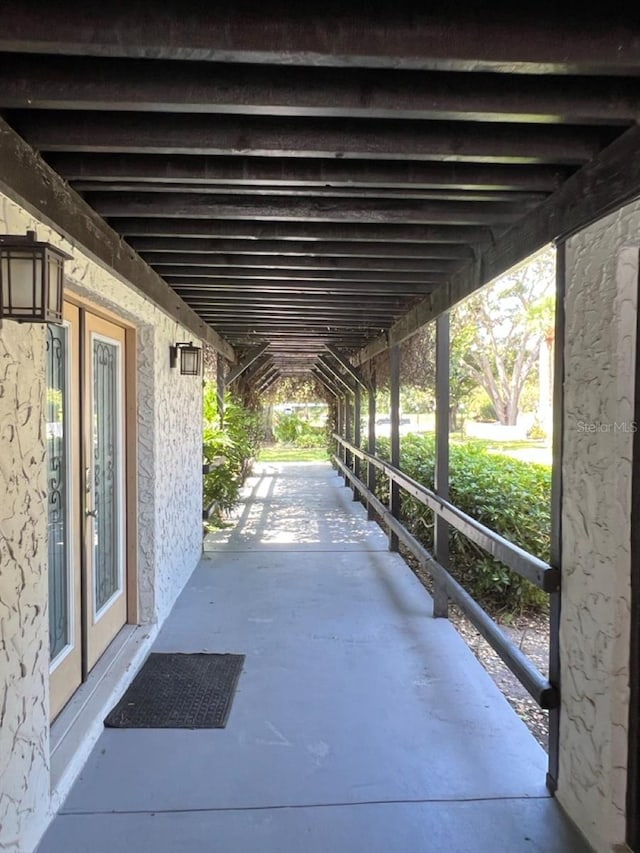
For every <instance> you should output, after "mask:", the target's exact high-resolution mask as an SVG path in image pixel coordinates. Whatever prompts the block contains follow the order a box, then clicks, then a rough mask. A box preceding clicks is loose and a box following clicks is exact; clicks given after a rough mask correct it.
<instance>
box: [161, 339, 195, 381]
mask: <svg viewBox="0 0 640 853" xmlns="http://www.w3.org/2000/svg"><path fill="white" fill-rule="evenodd" d="M178 353H180V373H181V374H182V375H183V376H200V366H201V363H202V350H201V349H200V347H194V345H193V341H189V343H186V342H178V343H176V344H175V345H174V346H172V347H169V367H177V366H178Z"/></svg>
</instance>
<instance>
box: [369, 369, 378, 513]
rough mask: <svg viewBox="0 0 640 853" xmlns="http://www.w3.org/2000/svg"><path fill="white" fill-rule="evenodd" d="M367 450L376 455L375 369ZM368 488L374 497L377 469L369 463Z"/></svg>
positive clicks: (371, 384) (371, 511) (370, 392)
mask: <svg viewBox="0 0 640 853" xmlns="http://www.w3.org/2000/svg"><path fill="white" fill-rule="evenodd" d="M367 444H368V447H367V450H368V451H369V453H370V454H371V455H372V456H375V455H376V373H375V368H373V367H372V368H371V374H370V378H369V435H368V442H367ZM367 486H368V488H369V491H370V492H372V493H373V494H374V495H375V493H376V467H375V465H372V464H371V463H369V464H368V465H367ZM367 518H368V519H369V521H373V519H374V518H375V511H374V509H373V507H372V506H371V504H369V506H368V507H367Z"/></svg>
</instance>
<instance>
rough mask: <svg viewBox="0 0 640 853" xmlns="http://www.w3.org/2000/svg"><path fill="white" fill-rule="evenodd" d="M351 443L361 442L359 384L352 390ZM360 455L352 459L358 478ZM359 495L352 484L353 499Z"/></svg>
mask: <svg viewBox="0 0 640 853" xmlns="http://www.w3.org/2000/svg"><path fill="white" fill-rule="evenodd" d="M353 443H354V445H355V446H356V447H358V448H359V447H360V446H361V444H362V392H361V390H360V385H356V389H355V392H354V401H353ZM360 468H361V465H360V457H359V456H356V457H355V458H354V460H353V472H354V474H355V475H356V477H358V479H359V478H360ZM359 497H360V492H359V491H358V489H357V488H356V487H355V486H354V488H353V499H354V501H357V500H358V499H359Z"/></svg>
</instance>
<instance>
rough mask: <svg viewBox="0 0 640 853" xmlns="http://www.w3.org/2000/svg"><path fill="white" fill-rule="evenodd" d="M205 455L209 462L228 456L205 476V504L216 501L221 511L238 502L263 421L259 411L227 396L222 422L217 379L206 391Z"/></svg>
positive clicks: (255, 452)
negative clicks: (251, 409)
mask: <svg viewBox="0 0 640 853" xmlns="http://www.w3.org/2000/svg"><path fill="white" fill-rule="evenodd" d="M203 409H204V411H203V414H204V432H203V455H204V460H205V462H211V461H212V460H215V459H217V458H219V457H224V463H223V464H222V465H220V466H218V467H216V468H214V469H213V470H212V471H211V473H209V474H206V475H205V476H204V484H203V490H204V491H203V501H204V505H205V506H210V505H211V504H212V503H214V502H215V504H216V511H217V514H218V515H220V514H221V513H223V512H228V511H229V510H231V509H233V507H234V506H235V505H236V504H237V502H238V497H239V495H240V489H241V487H242V484H243V483H244V481H245V480H246V478H247V477H248V476H249V474H250V473H251V465H252V463H253V460H254V458H255V456H256V454H257V452H258V449H259V447H260V432H261V423H260V418H259V416H258V414H257V413H255V412H252V411H250V410H248V409H246V408H245V407H244V406H242V404H241V403H239V402H238V401H237V400H236V399H234V397H232V396H231V395H230V394H227V395H226V396H225V401H224V421H223V424H222V426H220V416H219V413H218V397H217V393H216V387H215V385H214V384H213V383H209V384H207V385H206V386H205V391H204V407H203Z"/></svg>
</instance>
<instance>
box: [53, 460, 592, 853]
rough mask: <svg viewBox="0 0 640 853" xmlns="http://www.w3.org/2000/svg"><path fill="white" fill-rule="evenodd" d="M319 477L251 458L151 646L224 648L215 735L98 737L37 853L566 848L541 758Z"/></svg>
mask: <svg viewBox="0 0 640 853" xmlns="http://www.w3.org/2000/svg"><path fill="white" fill-rule="evenodd" d="M350 496H351V492H350V491H349V490H347V489H345V488H344V486H343V484H342V480H341V479H340V478H339V477H338V476H337V475H336V474H335V472H334V471H333V470H332V469H331V468H330V467H329V466H328V465H327V464H318V463H309V464H292V463H282V464H263V465H260V466H258V467H257V472H256V476H255V477H253V478H252V480H251V482H250V490H249V496H248V499H247V501H246V502H245V504H244V505H243V506H242V507H241V508H240V511H239V512H238V523H237V525H236V526H235V527H234V528H230V529H229V530H224V531H218V532H217V533H215V534H212V535H209V536H207V538H206V540H205V552H204V556H203V559H202V561H201V563H200V564H199V566H198V568H197V569H196V571H195V572H194V574H193V576H192V578H191V579H190V581H189V583H188V585H187V587H186V588H185V590H184V591H183V593H182V595H181V596H180V598H179V600H178V602H177V603H176V605H175V607H174V609H173V611H172V613H171V614H170V616H169V618H168V619H167V621H166V623H165V625H164V626H163V628H162V630H161V632H160V634H159V636H158V639H157V640H156V643H155V646H154V650H155V651H161V652H168V651H182V652H193V651H215V652H238V653H244V654H245V655H246V662H245V667H244V671H243V673H242V675H241V677H240V682H239V686H238V690H237V693H236V696H235V700H234V703H233V707H232V709H231V714H230V717H229V721H228V724H227V727H226V728H225V729H217V730H198V731H190V730H166V729H165V730H140V729H138V730H116V729H108V730H105V731H104V733H103V734H102V735H101V737H100V739H99V741H98V743H97V745H96V747H95V749H94V750H93V752H92V754H91V756H90V758H89V760H88V762H87V764H86V765H85V767H84V769H83V771H82V773H81V776H80V777H79V779H78V781H77V782H76V784H75V786H74V787H73V789H72V790H71V793H70V795H69V796H68V798H67V800H66V802H65V803H64V805H63V807H62V809H61V810H60V813H59V815H58V816H57V817H56V818H55V819H54V821H53V823H52V824H51V826H50V828H49V830H48V832H47V834H46V836H45V838H44V839H43V841H42V843H41V845H40V847H39V851H40V853H113V852H114V851H129V850H131V851H135V853H147V851H149V853H151V851H154V853H191V851H193V852H194V853H199V851H221V853H245V851H246V853H253V851H256V853H257V851H260V853H276V851H278V853H298V851H301V853H302V851H304V853H321V851H322V853H343V851H344V853H389V851H436V852H437V851H447V853H457V851H460V853H462V851H464V853H485V851H486V853H495V851H506V852H507V853H519V851H544V853H578V851H583V850H587V849H588V848H587V847H586V846H585V845H584V844H583V842H582V841H581V839H580V837H579V836H578V835H577V834H576V832H575V831H574V829H573V828H572V826H571V825H570V824H569V823H568V821H566V820H565V819H564V818H563V816H562V813H561V811H560V809H559V807H558V806H557V804H556V803H555V801H554V800H553V799H552V798H550V796H549V794H548V792H547V790H546V788H545V785H544V779H545V772H546V756H545V754H544V752H543V750H542V749H541V748H540V746H539V745H538V744H537V743H536V741H535V740H534V738H533V737H532V736H531V735H530V733H529V731H528V730H527V728H526V727H525V726H524V724H523V723H522V722H521V721H520V720H519V719H518V717H517V716H516V715H515V714H514V713H513V711H512V710H511V708H510V706H509V705H508V704H507V702H506V700H505V699H504V698H503V697H502V695H501V694H500V693H499V691H498V690H497V688H496V687H495V686H494V684H493V682H492V681H491V679H490V678H489V676H488V675H487V674H486V673H485V671H484V670H483V669H482V667H481V666H480V664H479V663H478V662H477V661H476V659H475V657H474V656H473V655H472V653H471V652H470V651H469V649H468V648H467V646H466V645H465V643H464V642H463V641H462V639H461V638H460V637H459V635H458V634H457V633H456V631H455V629H454V628H453V627H452V626H451V625H450V624H449V623H448V622H447V621H445V620H434V619H433V618H432V617H431V602H430V599H429V596H428V595H427V594H426V592H425V590H424V589H423V587H422V586H421V585H420V583H419V582H418V580H417V579H416V578H415V577H414V575H413V574H412V572H411V571H410V570H409V569H408V568H407V566H406V565H405V563H404V562H403V560H402V559H401V558H400V557H399V556H398V555H396V554H390V553H389V552H388V551H387V544H386V537H385V536H384V535H383V533H382V532H381V531H380V529H379V528H378V527H377V526H376V525H375V524H373V523H368V522H367V521H366V514H365V512H364V510H363V509H362V507H361V506H360V505H359V504H357V503H353V502H352V501H351V499H350Z"/></svg>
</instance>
